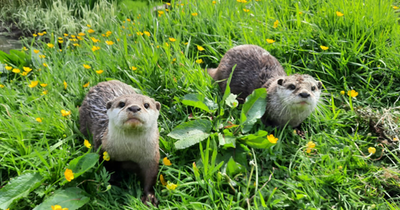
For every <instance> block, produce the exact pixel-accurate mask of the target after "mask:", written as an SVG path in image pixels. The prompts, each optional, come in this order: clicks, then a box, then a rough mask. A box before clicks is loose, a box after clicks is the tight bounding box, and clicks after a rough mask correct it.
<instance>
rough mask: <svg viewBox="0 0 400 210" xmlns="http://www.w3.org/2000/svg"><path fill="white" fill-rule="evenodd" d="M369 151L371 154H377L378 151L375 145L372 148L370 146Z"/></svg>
mask: <svg viewBox="0 0 400 210" xmlns="http://www.w3.org/2000/svg"><path fill="white" fill-rule="evenodd" d="M368 152H369V153H370V154H375V152H376V149H375V147H370V148H368Z"/></svg>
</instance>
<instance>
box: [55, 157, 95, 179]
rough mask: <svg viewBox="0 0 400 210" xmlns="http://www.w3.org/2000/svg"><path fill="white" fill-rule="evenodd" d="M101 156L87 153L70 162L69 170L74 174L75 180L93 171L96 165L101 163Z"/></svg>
mask: <svg viewBox="0 0 400 210" xmlns="http://www.w3.org/2000/svg"><path fill="white" fill-rule="evenodd" d="M99 157H100V156H99V154H97V153H87V154H84V155H82V156H79V157H77V158H75V159H73V160H71V162H69V165H68V169H71V170H72V172H73V173H74V178H77V177H78V176H80V175H82V174H83V173H85V172H86V171H87V170H89V169H91V168H92V167H93V166H95V165H96V163H97V162H98V161H99ZM66 182H67V180H64V182H63V184H64V183H66Z"/></svg>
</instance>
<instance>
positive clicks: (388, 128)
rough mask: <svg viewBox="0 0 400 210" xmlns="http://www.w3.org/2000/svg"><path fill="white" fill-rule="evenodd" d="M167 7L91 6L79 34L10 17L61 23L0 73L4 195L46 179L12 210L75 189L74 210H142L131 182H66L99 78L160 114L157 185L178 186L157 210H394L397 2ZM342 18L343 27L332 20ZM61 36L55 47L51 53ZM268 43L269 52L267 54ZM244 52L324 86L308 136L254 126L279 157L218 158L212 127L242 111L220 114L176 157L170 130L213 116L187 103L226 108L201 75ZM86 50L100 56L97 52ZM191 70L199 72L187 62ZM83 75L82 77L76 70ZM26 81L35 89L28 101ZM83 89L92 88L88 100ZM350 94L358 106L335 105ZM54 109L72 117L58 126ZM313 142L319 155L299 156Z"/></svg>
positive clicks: (322, 0) (97, 178)
mask: <svg viewBox="0 0 400 210" xmlns="http://www.w3.org/2000/svg"><path fill="white" fill-rule="evenodd" d="M55 4H57V2H56V3H55ZM171 4H172V5H173V7H172V8H171V9H170V11H168V12H164V13H163V14H160V13H154V12H149V9H139V10H138V12H136V13H133V12H128V13H119V12H118V10H117V7H116V5H115V4H109V3H106V2H105V1H99V6H98V7H96V6H95V7H94V8H93V9H90V10H89V9H88V10H83V11H85V12H83V16H84V17H85V18H82V19H81V20H80V21H75V19H73V20H72V19H71V21H70V20H69V19H68V18H73V17H72V16H71V15H70V13H69V12H66V13H63V14H62V15H59V13H58V12H57V11H58V10H57V8H59V9H62V8H63V6H60V7H53V8H50V9H43V10H37V11H32V9H30V10H27V11H26V12H21V13H20V14H18V15H19V16H20V17H26V20H28V19H32V18H33V16H35V15H38V16H37V17H42V18H45V17H47V18H48V19H49V21H50V20H55V19H57V20H59V21H61V22H60V24H58V23H57V24H56V23H55V22H54V24H53V25H48V26H43V25H40V24H39V23H40V21H41V20H35V21H32V24H33V27H35V28H36V29H37V30H38V31H35V32H41V30H42V29H43V30H46V31H47V34H44V35H43V36H40V35H39V36H37V37H35V38H32V39H30V38H29V39H26V41H25V46H26V48H27V51H24V52H25V54H27V55H28V56H29V60H31V62H30V63H28V65H29V67H30V68H32V69H33V70H32V71H31V72H29V73H28V74H27V75H26V76H22V75H20V74H16V73H13V72H11V71H9V70H6V69H5V65H4V64H0V65H1V66H0V72H2V74H1V75H0V77H1V80H0V84H2V85H4V87H3V88H0V95H1V97H0V105H1V106H0V113H1V114H0V142H1V144H0V161H1V165H0V186H4V189H5V187H6V186H7V184H9V183H10V180H12V179H13V178H16V177H18V176H21V175H23V174H26V173H28V172H37V173H39V174H40V175H41V177H42V178H43V179H42V182H41V184H40V186H38V187H37V188H36V189H34V190H32V191H31V192H30V193H29V194H27V195H26V196H22V197H21V198H20V199H19V200H16V201H15V202H13V203H12V204H11V205H10V206H9V208H10V209H32V208H34V207H35V206H37V205H39V204H41V203H42V202H43V201H45V200H46V199H48V198H50V197H51V195H52V194H53V192H55V191H56V190H60V189H66V188H68V187H74V188H76V187H77V188H79V189H81V190H82V191H83V192H84V195H85V196H87V197H89V198H90V200H89V201H88V202H87V203H85V204H84V206H83V207H82V209H99V208H101V209H145V208H146V207H145V206H144V205H143V204H142V203H141V201H140V196H141V189H140V185H139V183H138V180H137V179H136V178H135V177H128V178H126V179H125V180H124V181H123V184H122V186H119V187H117V186H112V187H111V188H109V187H108V185H109V183H108V180H109V174H108V172H106V171H105V170H104V168H103V167H102V166H101V164H100V163H96V165H94V166H93V167H92V168H89V169H88V171H86V172H85V173H83V174H82V175H81V176H79V177H77V178H76V179H74V180H72V181H71V182H66V181H64V180H65V178H64V171H65V169H66V168H68V167H70V165H71V163H70V161H71V160H74V159H75V158H78V157H79V156H82V155H85V154H87V153H88V152H91V153H94V152H95V151H92V150H88V149H87V148H86V147H85V146H84V145H83V140H84V138H83V136H82V135H81V134H80V132H79V125H78V114H79V113H78V107H79V106H80V104H81V102H82V100H83V97H84V96H85V94H86V93H87V92H88V90H89V88H90V87H92V86H94V85H95V84H97V83H98V82H101V81H105V80H108V79H119V80H121V81H124V82H126V83H127V84H129V85H132V86H133V87H135V88H137V89H138V90H139V91H140V92H141V93H143V94H146V95H149V96H150V97H153V98H154V99H155V100H157V101H159V102H160V103H161V104H162V108H161V115H160V118H159V128H160V149H161V150H160V152H161V156H162V158H164V157H168V159H169V160H171V162H172V166H166V165H164V164H163V163H162V161H161V160H160V172H159V173H160V174H162V175H163V176H164V178H165V180H166V181H167V182H169V183H173V184H177V185H178V187H177V188H176V189H175V190H170V189H167V188H166V187H165V186H163V185H162V184H161V183H160V182H159V181H158V182H157V185H156V187H155V190H156V196H157V198H158V200H159V208H160V209H166V208H169V209H331V208H336V209H373V208H375V209H398V208H399V205H398V203H399V200H400V197H399V193H400V185H399V179H400V178H399V176H400V169H399V164H400V159H399V153H400V151H399V141H398V140H397V141H396V139H399V137H400V136H399V117H400V114H399V102H398V98H399V93H400V86H399V85H398V84H399V83H400V80H399V78H400V71H399V66H398V63H399V61H400V60H399V56H398V55H399V52H400V49H399V46H400V45H399V43H400V27H399V25H398V19H399V16H398V13H396V9H394V8H393V6H395V5H396V2H393V1H383V0H364V1H361V0H355V1H349V0H341V1H331V0H307V1H306V0H300V1H291V0H283V1H279V2H278V1H269V0H261V1H248V2H247V3H240V2H237V1H234V2H233V1H216V3H215V4H213V3H212V1H204V2H203V1H202V2H196V1H190V2H186V1H182V2H179V3H178V2H174V1H172V2H171ZM106 5H107V6H106ZM26 8H29V6H27V7H26ZM96 8H97V9H96ZM243 9H248V10H249V11H248V12H246V11H247V10H246V11H244V10H243ZM64 10H65V8H64ZM28 11H29V12H28ZM110 11H112V13H111V12H110ZM337 11H339V12H341V13H343V14H344V15H343V16H341V17H339V16H338V15H337V13H336V12H337ZM195 13H197V15H195ZM47 14H48V15H47ZM30 15H32V17H31V16H30ZM86 17H87V19H86ZM97 17H98V20H96V18H97ZM39 19H40V18H39ZM127 19H129V21H128V20H127ZM277 20H278V25H277V27H276V28H275V27H273V26H274V23H275V22H276V21H277ZM85 21H86V22H85ZM87 21H91V22H87ZM50 22H51V21H50ZM63 22H67V23H71V24H72V23H73V24H74V27H71V28H69V27H67V26H64V24H62V23H63ZM25 23H27V21H25ZM87 24H90V27H89V26H87ZM21 26H22V27H25V26H24V25H21ZM39 29H40V31H39ZM89 29H93V30H94V32H93V33H89V32H88V31H89ZM107 31H110V32H111V34H109V36H107ZM79 32H83V33H85V35H84V36H81V38H82V40H78V39H77V38H75V39H77V41H75V40H74V38H73V37H71V35H75V36H77V35H78V33H79ZM145 32H146V33H145ZM147 32H148V33H149V35H150V36H147V35H146V34H147ZM64 33H67V34H68V36H64V35H63V34H64ZM102 34H104V36H103V35H102ZM59 37H61V38H62V39H61V40H62V41H63V43H58V41H57V40H58V38H59ZM92 38H95V39H98V40H100V42H96V43H95V42H94V41H93V39H92ZM170 38H173V39H170ZM174 39H175V41H171V40H174ZM266 39H273V40H275V42H274V43H272V44H269V43H267V42H266ZM106 41H113V43H114V44H113V45H108V44H106ZM48 43H52V44H54V47H49V46H48V45H47V44H48ZM76 43H77V44H79V46H74V44H76ZM240 44H256V45H259V46H261V47H263V48H265V49H266V50H268V51H269V52H271V54H273V55H274V56H275V57H277V59H278V60H279V61H280V62H281V63H282V65H283V66H284V68H285V70H286V72H287V73H289V74H293V73H305V74H310V75H312V76H314V77H316V78H319V79H320V80H321V81H322V82H323V84H324V90H323V93H324V94H323V97H322V98H323V103H322V104H321V105H320V107H319V109H318V110H317V111H316V112H315V113H314V114H313V115H312V116H310V117H309V118H308V119H307V120H306V121H305V122H304V123H303V127H302V128H303V130H304V131H305V137H304V138H301V137H300V136H298V135H296V134H294V133H293V129H290V128H285V129H281V130H274V129H273V128H270V127H267V128H265V127H264V126H263V125H262V124H261V122H257V123H256V125H255V126H254V127H253V129H252V130H251V133H256V132H257V131H258V130H259V129H262V130H266V131H267V132H269V133H271V132H273V133H274V136H276V137H278V138H279V140H278V142H277V143H276V145H274V146H273V147H271V148H268V149H254V148H251V147H249V146H245V144H242V142H241V140H239V139H237V140H236V148H235V149H233V148H224V147H222V146H219V136H218V133H219V134H222V133H223V132H224V131H223V129H220V128H221V126H220V124H219V123H221V124H222V125H223V126H226V125H229V123H228V122H232V123H233V124H239V123H240V107H239V109H238V108H229V107H223V109H224V110H225V112H224V115H223V116H222V118H221V121H219V123H218V124H216V122H214V121H213V123H215V124H214V128H213V131H212V134H211V135H210V137H209V138H208V139H206V140H204V141H203V142H201V143H199V144H195V145H193V146H191V147H189V148H186V149H176V148H175V146H174V142H175V141H176V140H175V139H172V138H171V137H169V136H167V134H168V133H170V132H171V130H173V129H174V128H175V127H176V126H177V125H179V124H181V123H183V122H187V121H190V118H191V117H193V118H194V119H209V117H217V116H218V114H216V113H215V112H214V113H213V112H206V111H203V110H202V109H199V108H194V107H191V106H186V105H184V104H183V103H182V99H183V97H184V95H186V94H190V93H197V94H200V95H202V96H204V97H206V98H208V99H209V100H211V101H214V102H216V103H221V99H222V96H221V95H222V94H221V92H220V91H219V89H218V88H217V85H216V84H215V83H214V82H213V81H212V79H211V78H210V77H209V76H208V75H207V73H206V72H205V71H204V70H203V69H204V68H207V67H216V66H217V65H218V63H219V60H220V59H221V57H222V56H223V54H224V53H225V52H226V51H227V50H228V49H230V48H232V47H233V46H236V45H240ZM93 46H98V47H100V49H99V50H95V51H93V50H92V49H93ZM198 46H201V47H203V48H204V49H205V50H204V51H200V50H198ZM321 46H326V47H329V49H327V50H322V49H321ZM34 50H39V51H40V52H38V53H35V52H34ZM60 50H62V51H60ZM39 55H44V56H45V58H40V57H39ZM199 59H202V61H203V63H201V64H198V63H196V62H195V61H196V60H199ZM44 63H45V64H47V67H44V65H43V64H44ZM84 64H86V65H89V66H90V67H91V68H90V69H85V68H84V66H83V65H84ZM8 65H10V66H13V68H19V69H20V70H21V71H22V70H23V69H22V66H16V65H13V64H12V63H9V64H8ZM132 67H135V68H132ZM132 69H135V70H132ZM97 70H103V71H104V72H103V73H101V74H98V73H96V71H97ZM31 81H39V85H37V86H36V87H33V88H30V87H28V85H29V84H30V83H31ZM64 81H65V83H66V84H67V86H66V87H65V84H64ZM88 82H89V87H83V85H84V84H87V83H88ZM40 84H47V86H46V87H42V86H40ZM350 90H355V91H357V92H358V96H357V97H354V98H351V97H349V96H348V95H347V94H344V95H342V94H341V93H340V92H341V91H345V93H347V91H350ZM43 91H48V92H47V94H43ZM61 110H67V111H71V115H69V116H66V117H63V116H62V115H61V112H60V111H61ZM219 111H220V110H219ZM219 111H218V112H217V113H219ZM383 117H384V118H383ZM36 118H41V119H42V122H38V121H37V120H36ZM375 124H377V125H378V126H377V127H376V128H375V127H374V125H375ZM225 130H228V131H229V132H234V130H235V129H234V128H231V129H225ZM310 141H312V142H314V143H315V145H316V146H315V148H313V149H312V151H311V152H310V153H307V152H306V150H307V143H308V142H310ZM369 147H374V148H376V153H375V154H370V153H369V152H368V148H369ZM231 157H232V158H233V160H234V162H236V163H237V164H239V165H236V166H237V168H236V169H235V170H233V171H232V169H231V168H229V167H230V166H231V165H228V164H227V163H228V161H229V159H230V158H231ZM236 163H235V164H236ZM68 164H69V165H68ZM4 189H3V191H4ZM0 192H1V191H0ZM3 195H4V194H3ZM0 199H1V196H0ZM55 204H57V203H54V205H55ZM65 205H67V204H65ZM63 207H64V205H63ZM69 208H70V209H74V208H73V207H69Z"/></svg>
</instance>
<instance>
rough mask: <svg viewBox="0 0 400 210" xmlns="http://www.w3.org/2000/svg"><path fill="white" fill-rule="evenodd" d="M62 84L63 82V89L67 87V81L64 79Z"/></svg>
mask: <svg viewBox="0 0 400 210" xmlns="http://www.w3.org/2000/svg"><path fill="white" fill-rule="evenodd" d="M63 84H64V89H67V87H68V84H67V82H66V81H65V80H64V82H63Z"/></svg>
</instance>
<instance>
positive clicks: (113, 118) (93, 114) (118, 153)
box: [79, 80, 161, 205]
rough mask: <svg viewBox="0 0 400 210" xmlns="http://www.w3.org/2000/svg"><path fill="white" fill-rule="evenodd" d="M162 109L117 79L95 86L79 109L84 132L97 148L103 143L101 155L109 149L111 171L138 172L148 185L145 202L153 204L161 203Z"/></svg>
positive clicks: (107, 163) (143, 199) (146, 185)
mask: <svg viewBox="0 0 400 210" xmlns="http://www.w3.org/2000/svg"><path fill="white" fill-rule="evenodd" d="M160 108H161V104H160V103H159V102H157V101H155V100H154V99H152V98H150V97H147V96H144V95H141V94H137V93H135V91H134V89H133V88H132V87H131V86H129V85H127V84H124V83H122V82H120V81H117V80H112V81H108V82H100V83H99V84H97V85H96V86H94V87H92V88H91V89H90V90H89V93H88V94H87V95H86V97H85V99H84V100H83V102H82V106H81V107H80V108H79V115H80V120H79V123H80V131H81V132H82V133H83V134H84V135H85V136H86V137H87V138H89V136H90V135H91V136H92V137H93V141H94V148H95V149H98V148H99V147H100V146H101V151H100V152H101V154H103V152H104V151H107V153H108V154H109V156H110V161H108V162H107V161H106V162H105V166H106V168H107V170H111V171H115V170H119V169H122V170H126V171H128V172H134V173H137V174H138V175H139V176H140V177H141V178H142V184H143V188H144V196H143V197H142V201H143V202H144V203H146V202H148V201H149V202H151V203H152V204H153V205H157V199H156V197H155V195H154V190H153V186H154V185H155V183H156V180H157V173H158V162H159V159H160V153H159V146H158V139H159V133H158V126H157V119H158V116H159V110H160Z"/></svg>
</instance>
